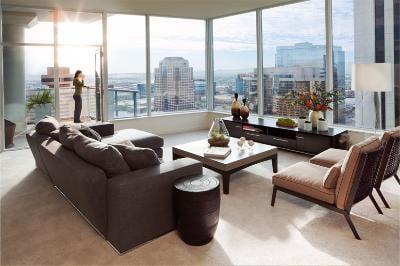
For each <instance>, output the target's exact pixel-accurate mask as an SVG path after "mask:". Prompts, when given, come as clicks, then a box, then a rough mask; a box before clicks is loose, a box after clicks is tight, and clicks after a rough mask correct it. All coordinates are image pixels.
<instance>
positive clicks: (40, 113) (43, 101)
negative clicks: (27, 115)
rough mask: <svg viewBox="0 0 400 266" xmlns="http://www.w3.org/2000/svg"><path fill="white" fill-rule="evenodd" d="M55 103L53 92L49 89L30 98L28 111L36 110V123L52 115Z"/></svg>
mask: <svg viewBox="0 0 400 266" xmlns="http://www.w3.org/2000/svg"><path fill="white" fill-rule="evenodd" d="M53 101H54V96H53V94H52V93H51V90H48V89H45V90H42V91H39V92H38V93H37V94H34V95H32V96H30V97H29V98H28V102H27V108H28V111H30V110H32V109H35V122H36V123H37V122H38V121H39V120H40V119H42V118H43V117H45V116H46V115H51V109H52V107H53Z"/></svg>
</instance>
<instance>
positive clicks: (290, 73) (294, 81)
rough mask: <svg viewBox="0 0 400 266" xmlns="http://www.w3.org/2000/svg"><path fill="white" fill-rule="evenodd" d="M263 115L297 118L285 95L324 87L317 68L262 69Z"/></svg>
mask: <svg viewBox="0 0 400 266" xmlns="http://www.w3.org/2000/svg"><path fill="white" fill-rule="evenodd" d="M263 82H264V113H266V114H270V115H279V116H289V117H293V116H298V115H299V114H300V111H301V110H300V109H299V108H293V106H292V105H291V104H290V101H289V100H288V99H287V97H286V95H287V94H288V93H289V92H290V91H292V90H298V89H311V88H313V87H314V86H315V85H320V86H322V87H324V86H325V78H324V77H321V75H320V68H319V67H301V66H292V67H267V68H264V79H263Z"/></svg>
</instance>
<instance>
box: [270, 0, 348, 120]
mask: <svg viewBox="0 0 400 266" xmlns="http://www.w3.org/2000/svg"><path fill="white" fill-rule="evenodd" d="M324 8H325V5H324V1H321V0H310V1H305V2H299V3H294V4H290V5H284V6H280V7H274V8H269V9H265V10H263V12H262V20H263V57H264V58H263V65H264V69H263V88H264V108H263V110H264V114H265V115H272V116H288V117H297V116H298V115H300V114H301V113H304V115H305V114H306V113H305V110H302V109H301V108H298V107H295V106H293V105H292V104H291V102H290V100H289V99H288V97H287V94H288V93H290V92H291V91H292V90H300V89H306V90H311V89H315V88H317V87H320V88H322V89H324V88H325V79H326V71H325V62H326V47H325V46H326V44H325V9H324ZM334 50H335V53H336V54H338V56H343V51H342V47H340V46H336V47H334ZM343 78H344V77H343Z"/></svg>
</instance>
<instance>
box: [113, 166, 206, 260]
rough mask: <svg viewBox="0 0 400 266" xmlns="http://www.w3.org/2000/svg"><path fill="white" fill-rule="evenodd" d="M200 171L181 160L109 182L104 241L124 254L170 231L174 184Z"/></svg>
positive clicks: (171, 226) (172, 225)
mask: <svg viewBox="0 0 400 266" xmlns="http://www.w3.org/2000/svg"><path fill="white" fill-rule="evenodd" d="M202 171H203V170H202V164H201V163H200V162H198V161H195V160H192V159H188V158H184V159H180V160H175V161H172V162H166V163H162V164H160V165H157V166H153V167H149V168H144V169H140V170H137V171H133V172H129V173H126V174H122V175H118V176H115V177H112V178H110V179H108V233H107V239H108V240H109V241H110V242H111V244H113V246H114V247H115V248H116V249H117V250H118V251H119V252H124V251H126V250H128V249H130V248H133V247H135V246H137V245H139V244H142V243H144V242H147V241H149V240H151V239H154V238H156V237H158V236H160V235H162V234H164V233H167V232H169V231H171V230H173V229H174V228H175V217H174V210H173V199H172V192H173V184H174V182H175V180H177V179H179V178H182V177H186V176H193V175H199V174H201V173H202Z"/></svg>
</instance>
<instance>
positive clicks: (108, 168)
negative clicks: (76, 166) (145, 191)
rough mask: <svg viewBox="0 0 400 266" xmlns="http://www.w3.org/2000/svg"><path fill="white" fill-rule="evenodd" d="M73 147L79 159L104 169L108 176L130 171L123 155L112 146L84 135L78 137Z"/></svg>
mask: <svg viewBox="0 0 400 266" xmlns="http://www.w3.org/2000/svg"><path fill="white" fill-rule="evenodd" d="M73 147H74V151H75V153H76V154H77V155H78V156H79V157H81V158H82V159H84V160H85V161H87V162H89V163H91V164H93V165H95V166H97V167H99V168H101V169H103V170H104V172H106V174H107V176H112V175H117V174H124V173H127V172H129V171H130V169H129V166H128V165H127V163H126V162H125V160H124V158H123V157H122V154H121V153H120V152H119V151H118V150H117V148H115V147H113V146H111V145H108V144H106V143H102V142H100V141H97V140H94V139H91V138H88V137H86V136H84V135H78V136H76V137H75V138H74V140H73Z"/></svg>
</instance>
